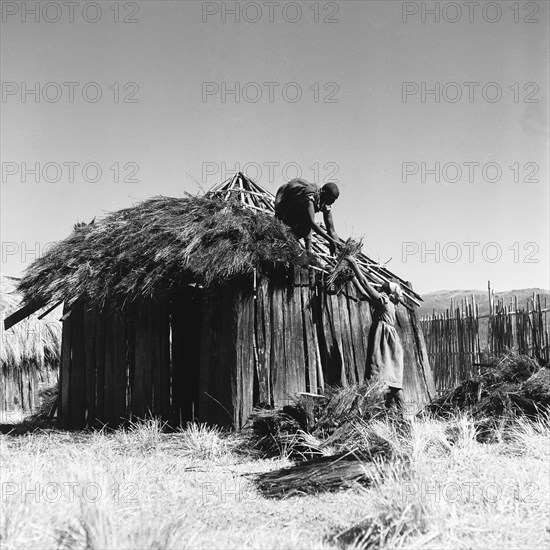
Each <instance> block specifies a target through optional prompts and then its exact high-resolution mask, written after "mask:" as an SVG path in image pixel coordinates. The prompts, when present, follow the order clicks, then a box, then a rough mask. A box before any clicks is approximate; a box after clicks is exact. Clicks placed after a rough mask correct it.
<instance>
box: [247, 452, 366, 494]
mask: <svg viewBox="0 0 550 550" xmlns="http://www.w3.org/2000/svg"><path fill="white" fill-rule="evenodd" d="M376 470H377V467H376V463H375V462H368V461H365V460H360V459H358V457H357V456H355V455H353V454H351V453H345V454H341V455H339V456H329V457H320V458H317V459H314V460H309V461H307V462H302V463H299V464H296V465H294V466H291V467H290V468H283V469H280V470H275V471H273V472H266V473H264V474H260V475H259V476H258V477H257V479H256V485H257V487H258V489H259V491H260V492H261V493H262V494H263V495H264V496H266V497H269V498H290V497H293V496H301V495H307V494H318V493H322V492H333V491H340V490H342V489H349V488H351V487H354V486H356V485H357V484H360V485H369V484H370V483H371V482H372V479H373V477H374V475H375V473H376Z"/></svg>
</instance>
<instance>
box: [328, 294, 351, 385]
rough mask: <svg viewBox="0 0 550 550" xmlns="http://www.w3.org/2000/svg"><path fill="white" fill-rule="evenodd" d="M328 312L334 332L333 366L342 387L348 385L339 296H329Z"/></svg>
mask: <svg viewBox="0 0 550 550" xmlns="http://www.w3.org/2000/svg"><path fill="white" fill-rule="evenodd" d="M326 298H327V306H328V307H327V310H328V314H329V322H330V329H331V332H332V338H333V345H334V348H333V349H334V355H333V357H332V359H333V361H334V364H333V366H332V368H333V372H334V376H335V377H336V379H335V382H336V383H337V384H339V385H340V386H342V387H346V386H347V385H348V380H347V378H346V367H345V364H344V361H345V357H344V351H343V349H344V346H343V343H342V332H343V330H342V323H341V320H340V307H339V304H338V296H336V295H335V294H327V295H326Z"/></svg>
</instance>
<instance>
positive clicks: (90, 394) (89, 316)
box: [84, 304, 96, 427]
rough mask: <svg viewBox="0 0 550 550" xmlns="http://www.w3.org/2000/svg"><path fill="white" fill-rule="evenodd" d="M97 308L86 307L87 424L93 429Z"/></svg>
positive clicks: (94, 416)
mask: <svg viewBox="0 0 550 550" xmlns="http://www.w3.org/2000/svg"><path fill="white" fill-rule="evenodd" d="M94 313H95V308H93V307H92V306H91V305H89V304H85V305H84V334H85V340H84V346H85V369H86V408H87V414H86V424H87V425H88V426H89V427H93V426H94V423H95V418H96V411H95V405H96V358H95V340H96V333H95V326H96V323H95V314H94Z"/></svg>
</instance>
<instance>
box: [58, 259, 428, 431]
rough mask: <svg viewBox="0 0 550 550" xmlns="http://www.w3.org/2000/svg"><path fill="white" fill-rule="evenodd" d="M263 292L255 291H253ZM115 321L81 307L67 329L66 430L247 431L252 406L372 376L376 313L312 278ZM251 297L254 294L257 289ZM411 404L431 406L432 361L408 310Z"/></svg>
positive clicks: (210, 292) (348, 292)
mask: <svg viewBox="0 0 550 550" xmlns="http://www.w3.org/2000/svg"><path fill="white" fill-rule="evenodd" d="M254 281H255V283H254ZM254 281H253V280H252V279H246V280H243V279H239V280H235V281H233V282H230V283H227V284H225V285H223V286H222V285H219V286H216V287H212V288H209V289H202V290H198V289H196V288H193V287H188V288H187V289H185V290H184V291H182V292H181V293H179V295H178V296H177V297H174V298H171V299H168V298H166V299H162V300H156V301H153V300H151V301H144V302H143V303H141V304H139V306H138V305H132V306H129V307H126V308H125V309H124V310H122V311H118V312H114V311H111V310H109V309H105V310H102V311H100V310H98V309H96V308H89V307H86V306H84V305H83V304H77V305H73V307H72V312H71V315H70V316H69V317H68V318H67V320H66V321H65V322H64V325H63V347H62V357H61V382H60V384H61V395H62V404H61V414H62V417H63V421H64V422H65V424H66V425H67V426H71V427H81V426H84V425H89V426H99V425H104V424H107V425H108V426H113V427H114V426H117V425H119V424H121V423H124V422H127V421H130V420H133V419H136V418H144V417H148V416H150V415H153V416H156V417H161V418H163V419H164V420H167V421H169V422H170V423H172V424H174V425H178V424H184V423H185V422H187V421H192V420H198V421H201V422H209V423H215V424H219V425H227V426H228V425H234V426H237V427H241V426H243V425H244V424H245V423H246V421H247V418H248V416H249V415H250V412H251V411H252V408H253V406H256V405H259V404H263V405H268V406H277V407H280V406H283V405H285V404H287V403H289V402H290V401H291V400H292V399H293V397H294V396H295V395H296V393H299V392H306V391H307V392H312V393H322V392H323V391H324V389H325V385H326V384H338V385H342V386H346V385H350V384H356V383H362V382H363V381H364V379H365V376H366V374H367V373H366V368H365V363H366V358H367V348H368V332H369V328H370V325H371V322H372V318H371V311H370V306H369V304H368V302H366V301H364V300H361V299H360V296H359V294H358V292H357V290H356V288H355V287H354V286H353V285H352V284H348V285H347V286H346V287H345V288H344V290H343V291H342V292H341V293H339V294H329V293H326V292H324V291H322V286H321V284H320V282H319V281H317V283H315V284H314V286H313V287H311V286H310V276H309V272H308V271H307V270H296V271H294V272H292V271H290V272H287V274H286V276H284V277H283V276H281V272H280V271H279V272H275V271H272V272H269V271H267V272H263V273H258V274H257V277H255V278H254ZM254 285H255V286H254ZM399 320H400V323H401V325H402V326H401V328H400V329H399V330H400V334H401V337H402V339H403V343H404V347H405V356H406V357H405V358H406V362H407V364H410V365H414V368H412V369H410V372H407V369H406V378H405V382H406V385H408V386H410V387H411V388H413V389H412V390H411V391H409V392H408V393H407V392H406V397H407V398H408V399H409V400H411V401H415V402H417V401H418V402H419V401H422V402H426V401H427V397H428V393H429V392H428V391H426V390H425V388H426V387H427V386H429V380H428V381H426V376H425V374H426V373H428V374H430V372H429V365H428V360H427V353H426V350H425V346H424V347H423V337H422V334H421V332H419V330H418V327H416V329H415V325H414V323H417V320H416V318H414V317H413V316H411V315H409V314H408V313H407V310H405V309H403V310H402V311H401V310H400V313H399Z"/></svg>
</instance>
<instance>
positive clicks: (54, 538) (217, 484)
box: [0, 416, 550, 550]
mask: <svg viewBox="0 0 550 550" xmlns="http://www.w3.org/2000/svg"><path fill="white" fill-rule="evenodd" d="M382 427H383V426H382ZM161 428H162V426H161V425H160V424H159V423H158V422H157V421H154V420H150V421H146V422H142V423H139V424H136V425H134V426H133V427H132V428H130V429H126V430H123V429H120V430H118V431H116V432H111V433H108V432H79V433H77V432H64V431H57V430H43V431H35V432H33V433H28V434H26V435H2V436H1V440H0V441H1V449H0V452H1V457H2V479H1V489H2V495H1V497H2V505H1V531H0V548H1V549H2V550H7V549H19V548H21V549H23V548H55V549H81V548H82V549H100V548H113V549H115V548H116V549H126V548H128V549H129V548H142V549H152V548H369V549H374V548H388V549H389V548H427V549H428V548H431V549H446V548H449V549H451V548H453V549H455V548H487V549H497V548H499V549H501V548H529V549H536V548H548V546H549V541H550V531H549V518H548V510H549V507H550V489H549V480H550V447H549V441H550V438H549V437H548V436H549V435H550V422H549V421H548V418H546V417H542V418H541V419H540V420H539V421H538V422H536V423H532V422H528V421H523V420H519V421H518V422H516V423H515V424H514V425H513V426H512V427H508V428H506V429H504V428H503V430H502V431H501V432H500V433H498V434H497V435H498V437H497V439H496V442H494V443H490V444H488V443H479V442H478V441H477V440H476V430H475V428H474V425H473V423H472V421H471V420H470V419H469V418H468V417H467V416H459V417H456V418H454V419H453V420H445V421H444V420H437V419H434V418H431V417H426V418H423V419H414V420H413V421H412V429H411V430H410V433H409V434H408V435H407V436H405V435H403V434H400V433H398V432H396V431H395V430H393V431H392V428H391V425H390V424H388V425H387V426H386V429H387V437H388V439H390V440H391V443H392V445H394V446H396V447H398V448H399V449H401V451H402V452H401V457H402V458H400V459H393V460H389V461H385V462H380V463H379V464H378V465H377V466H376V472H375V475H374V476H373V482H372V484H371V485H369V486H359V485H358V486H356V487H354V488H351V489H345V490H344V489H342V490H340V491H337V492H329V493H319V494H315V495H307V496H292V497H290V498H286V499H284V498H283V499H273V498H266V497H265V496H262V494H261V493H260V492H259V491H258V490H257V487H256V484H255V476H256V475H257V474H260V473H263V472H268V471H272V470H275V469H278V468H281V467H284V466H289V465H290V463H291V462H290V460H289V458H288V453H287V451H288V449H284V448H283V449H281V456H280V457H277V458H270V459H265V458H261V457H259V456H258V455H257V454H254V453H252V452H251V451H248V452H247V451H246V449H245V448H244V446H243V440H242V437H241V436H238V435H235V434H223V433H221V432H220V431H218V430H215V429H212V428H207V427H205V426H200V425H191V426H189V427H188V428H187V429H185V430H184V431H181V432H177V433H163V432H162V429H161Z"/></svg>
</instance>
